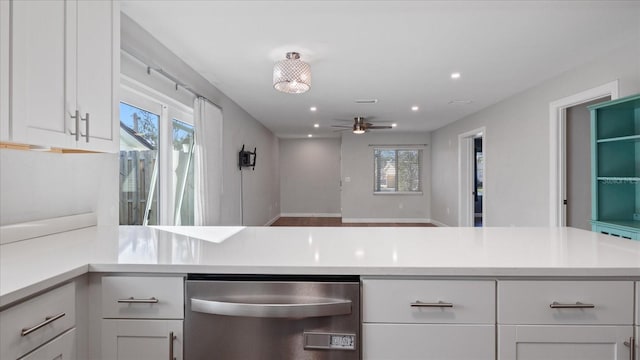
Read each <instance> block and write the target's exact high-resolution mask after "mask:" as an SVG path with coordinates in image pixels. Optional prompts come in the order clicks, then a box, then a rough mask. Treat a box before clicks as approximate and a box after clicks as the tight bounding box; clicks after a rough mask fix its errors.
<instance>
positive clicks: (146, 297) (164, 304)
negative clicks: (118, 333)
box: [102, 276, 184, 319]
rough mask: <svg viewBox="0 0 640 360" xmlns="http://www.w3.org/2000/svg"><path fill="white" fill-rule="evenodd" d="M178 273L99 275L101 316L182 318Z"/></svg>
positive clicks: (180, 282) (182, 294)
mask: <svg viewBox="0 0 640 360" xmlns="http://www.w3.org/2000/svg"><path fill="white" fill-rule="evenodd" d="M183 284H184V281H183V279H182V278H181V277H132V276H131V277H129V276H105V277H103V278H102V317H104V318H120V319H122V318H132V319H158V318H161V319H182V318H184V306H183V304H184V285H183Z"/></svg>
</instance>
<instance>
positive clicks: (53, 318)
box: [20, 313, 67, 336]
mask: <svg viewBox="0 0 640 360" xmlns="http://www.w3.org/2000/svg"><path fill="white" fill-rule="evenodd" d="M65 315H67V314H65V313H60V314H58V315H53V316H47V317H45V318H44V321H43V322H41V323H40V324H38V325H36V326H32V327H30V328H24V329H22V331H21V332H20V336H27V335H29V334H31V333H32V332H34V331H36V330H38V329H40V328H42V327H43V326H47V325H49V324H51V323H52V322H54V321H56V320H58V319H60V318H61V317H63V316H65Z"/></svg>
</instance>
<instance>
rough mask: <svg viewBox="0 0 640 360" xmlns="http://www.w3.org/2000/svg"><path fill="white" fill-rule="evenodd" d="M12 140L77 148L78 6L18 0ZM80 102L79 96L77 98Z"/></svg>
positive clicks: (13, 43)
mask: <svg viewBox="0 0 640 360" xmlns="http://www.w3.org/2000/svg"><path fill="white" fill-rule="evenodd" d="M11 7H12V9H11V14H12V29H11V35H12V41H11V46H12V49H11V57H12V61H11V67H12V68H11V74H12V81H11V130H10V131H11V136H10V138H11V141H13V142H17V143H24V144H36V145H47V146H53V147H63V148H72V147H75V140H74V137H73V136H70V135H69V133H70V132H71V131H75V127H70V126H71V125H74V123H72V122H71V119H70V118H69V111H72V110H75V103H71V97H70V94H69V93H68V91H69V90H71V88H72V86H71V84H73V83H74V81H73V78H72V77H70V76H72V74H73V73H74V72H75V63H74V61H73V59H75V21H65V20H66V19H75V5H74V3H72V2H70V1H64V0H50V1H30V0H13V1H12V2H11ZM73 101H75V99H73Z"/></svg>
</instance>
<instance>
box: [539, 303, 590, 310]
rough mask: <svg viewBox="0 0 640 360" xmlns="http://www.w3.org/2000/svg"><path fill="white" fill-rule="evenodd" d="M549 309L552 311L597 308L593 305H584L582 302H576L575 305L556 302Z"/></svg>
mask: <svg viewBox="0 0 640 360" xmlns="http://www.w3.org/2000/svg"><path fill="white" fill-rule="evenodd" d="M549 307H550V308H552V309H593V308H595V307H596V306H595V305H593V304H584V303H581V302H580V301H576V303H575V304H561V303H559V302H557V301H554V302H552V303H551V304H550V305H549Z"/></svg>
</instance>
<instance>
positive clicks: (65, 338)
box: [18, 329, 76, 360]
mask: <svg viewBox="0 0 640 360" xmlns="http://www.w3.org/2000/svg"><path fill="white" fill-rule="evenodd" d="M18 360H76V329H71V330H69V331H67V332H66V333H64V334H63V335H60V336H59V337H57V338H55V339H53V340H51V341H50V342H48V343H47V344H45V345H44V346H42V347H40V348H39V349H38V350H36V351H34V352H32V353H30V354H29V355H27V356H25V357H21V358H20V359H18Z"/></svg>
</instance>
